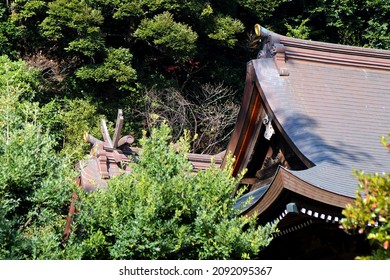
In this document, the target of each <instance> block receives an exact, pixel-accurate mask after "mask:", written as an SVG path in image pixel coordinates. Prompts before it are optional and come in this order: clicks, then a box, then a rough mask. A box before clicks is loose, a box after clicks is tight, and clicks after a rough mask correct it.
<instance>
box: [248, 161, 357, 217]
mask: <svg viewBox="0 0 390 280" xmlns="http://www.w3.org/2000/svg"><path fill="white" fill-rule="evenodd" d="M283 190H288V191H291V192H293V193H296V194H299V195H301V196H304V197H307V198H309V199H312V200H316V201H318V202H322V203H325V204H328V205H332V206H335V207H339V208H345V206H346V205H347V204H349V203H351V202H353V200H354V198H351V197H348V196H344V195H340V194H337V193H333V192H330V191H327V190H324V189H321V188H319V187H317V186H315V185H312V184H310V183H309V182H306V181H304V180H302V179H301V178H299V177H298V176H296V175H295V174H293V173H291V172H290V170H288V169H286V168H284V167H282V166H279V168H278V170H277V171H276V175H275V176H274V179H273V181H272V182H271V183H270V185H269V187H268V188H267V190H266V191H265V192H264V194H263V195H262V196H261V197H259V198H258V200H257V201H255V202H254V203H253V204H252V205H251V207H248V208H247V209H246V211H245V212H244V214H247V215H252V214H254V213H255V212H257V213H259V214H260V215H261V213H262V212H264V211H265V210H266V209H268V208H269V207H271V206H272V204H273V203H275V201H277V200H278V198H279V197H280V196H281V194H282V192H283Z"/></svg>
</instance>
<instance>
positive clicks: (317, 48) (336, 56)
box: [257, 27, 390, 71]
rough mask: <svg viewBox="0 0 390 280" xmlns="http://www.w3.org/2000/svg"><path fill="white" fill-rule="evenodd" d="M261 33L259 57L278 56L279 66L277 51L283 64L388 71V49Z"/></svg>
mask: <svg viewBox="0 0 390 280" xmlns="http://www.w3.org/2000/svg"><path fill="white" fill-rule="evenodd" d="M257 28H259V27H257ZM261 30H262V31H261V34H260V33H257V34H258V36H261V37H262V38H263V49H262V50H260V52H259V55H258V58H270V57H279V58H278V59H277V60H278V64H280V62H279V61H280V60H281V58H280V54H279V52H283V56H284V59H285V61H286V62H287V61H288V60H292V59H296V60H305V61H311V62H320V63H330V64H336V65H340V66H353V67H364V68H369V69H375V70H385V71H389V70H390V51H389V50H381V49H374V48H366V47H357V46H350V45H341V44H335V43H328V42H319V41H313V40H306V39H298V38H292V37H288V36H283V35H280V34H278V33H274V32H272V31H269V30H267V29H265V28H263V27H261ZM282 67H284V66H282ZM279 68H280V66H279Z"/></svg>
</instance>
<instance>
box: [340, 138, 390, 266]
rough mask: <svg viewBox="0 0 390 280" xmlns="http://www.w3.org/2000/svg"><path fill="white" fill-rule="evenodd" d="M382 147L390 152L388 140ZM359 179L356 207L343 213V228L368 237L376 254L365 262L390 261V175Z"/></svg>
mask: <svg viewBox="0 0 390 280" xmlns="http://www.w3.org/2000/svg"><path fill="white" fill-rule="evenodd" d="M388 140H390V136H389V137H388ZM383 143H384V145H385V146H386V147H387V149H388V150H389V151H390V145H389V144H387V141H386V140H385V138H383ZM356 176H357V178H358V180H359V190H358V192H357V193H356V200H355V201H354V203H353V204H350V205H347V206H346V208H345V209H344V210H343V214H344V216H345V218H344V219H342V221H341V223H342V227H343V228H344V229H346V230H347V231H349V232H358V233H360V234H365V235H366V236H367V238H368V240H369V241H370V243H371V245H372V249H373V250H372V255H371V256H366V257H363V258H367V259H390V246H389V245H390V244H389V243H390V174H389V173H383V174H379V173H374V174H366V173H364V172H363V171H360V172H356Z"/></svg>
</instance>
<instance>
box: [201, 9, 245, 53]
mask: <svg viewBox="0 0 390 280" xmlns="http://www.w3.org/2000/svg"><path fill="white" fill-rule="evenodd" d="M214 20H215V23H214V24H215V26H214V28H213V29H214V32H212V33H210V34H208V36H209V37H210V38H211V39H214V40H218V41H220V42H221V43H222V44H223V45H226V46H227V47H230V48H233V47H234V46H235V44H236V43H237V37H236V35H237V34H239V33H241V32H243V31H244V25H243V24H242V22H241V21H239V20H237V19H233V18H231V17H229V16H221V15H219V16H217V17H216V18H215V19H214Z"/></svg>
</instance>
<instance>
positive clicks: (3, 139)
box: [0, 56, 75, 259]
mask: <svg viewBox="0 0 390 280" xmlns="http://www.w3.org/2000/svg"><path fill="white" fill-rule="evenodd" d="M36 74H37V73H36V71H35V70H33V69H29V68H28V67H26V65H25V63H23V62H22V61H16V62H13V61H11V60H9V59H8V58H7V57H5V56H1V57H0V89H1V90H0V162H1V165H0V220H1V222H0V223H1V227H0V259H36V258H44V259H50V258H59V256H60V255H61V253H62V252H63V250H61V246H60V245H61V239H62V232H63V225H64V223H65V217H66V214H67V210H68V207H69V201H70V196H71V193H72V190H73V188H74V183H73V181H74V179H73V178H74V176H75V173H74V171H72V166H71V164H70V162H69V161H68V159H67V158H62V157H59V156H58V154H57V153H56V152H55V150H54V147H55V139H54V138H53V137H52V136H51V134H50V130H49V129H48V128H47V127H45V126H44V125H43V123H42V122H41V118H42V115H41V108H40V107H39V104H38V103H34V102H31V101H30V100H31V99H32V98H33V96H34V95H35V94H36V91H35V90H36V86H37V83H38V81H39V80H38V78H37V75H36Z"/></svg>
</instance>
